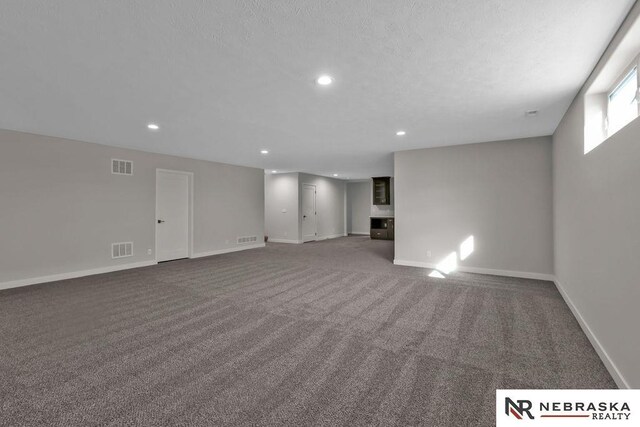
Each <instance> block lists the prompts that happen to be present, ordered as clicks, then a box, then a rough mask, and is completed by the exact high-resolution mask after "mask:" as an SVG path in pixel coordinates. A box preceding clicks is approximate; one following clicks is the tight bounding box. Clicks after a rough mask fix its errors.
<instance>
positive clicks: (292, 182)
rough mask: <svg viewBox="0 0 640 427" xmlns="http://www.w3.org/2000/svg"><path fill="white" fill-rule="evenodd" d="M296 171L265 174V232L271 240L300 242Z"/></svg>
mask: <svg viewBox="0 0 640 427" xmlns="http://www.w3.org/2000/svg"><path fill="white" fill-rule="evenodd" d="M298 197H299V189H298V173H297V172H296V173H280V174H269V175H266V176H265V234H266V235H267V236H269V241H271V242H287V243H300V238H299V229H298V227H299V221H298V216H299V210H300V209H299V201H298Z"/></svg>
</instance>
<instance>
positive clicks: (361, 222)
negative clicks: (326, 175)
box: [347, 181, 371, 234]
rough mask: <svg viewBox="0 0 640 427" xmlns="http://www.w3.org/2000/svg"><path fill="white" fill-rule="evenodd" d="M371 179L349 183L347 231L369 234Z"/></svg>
mask: <svg viewBox="0 0 640 427" xmlns="http://www.w3.org/2000/svg"><path fill="white" fill-rule="evenodd" d="M370 215H371V181H353V182H348V183H347V232H348V233H364V234H369V216H370Z"/></svg>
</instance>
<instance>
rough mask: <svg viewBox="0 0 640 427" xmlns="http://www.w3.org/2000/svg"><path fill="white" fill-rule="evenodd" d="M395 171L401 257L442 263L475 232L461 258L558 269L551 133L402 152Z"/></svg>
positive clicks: (494, 266)
mask: <svg viewBox="0 0 640 427" xmlns="http://www.w3.org/2000/svg"><path fill="white" fill-rule="evenodd" d="M394 171H395V196H396V199H395V215H396V224H395V226H396V230H395V233H396V234H395V259H396V261H397V262H409V263H413V264H437V263H438V262H440V261H441V260H442V259H444V258H445V257H446V256H447V255H448V254H450V253H451V252H453V251H456V250H457V249H458V247H459V245H460V243H462V242H463V241H464V240H465V239H466V238H467V237H468V236H470V235H473V236H474V239H475V251H474V253H473V254H472V255H471V256H470V257H469V258H467V259H466V260H465V261H462V262H461V263H460V265H461V266H464V267H470V268H480V269H490V270H500V271H510V272H518V273H534V274H551V273H553V253H552V252H553V230H552V177H551V138H550V137H541V138H529V139H521V140H512V141H501V142H487V143H480V144H471V145H460V146H454V147H442V148H429V149H423V150H411V151H402V152H397V153H395V167H394ZM427 251H431V257H428V253H427Z"/></svg>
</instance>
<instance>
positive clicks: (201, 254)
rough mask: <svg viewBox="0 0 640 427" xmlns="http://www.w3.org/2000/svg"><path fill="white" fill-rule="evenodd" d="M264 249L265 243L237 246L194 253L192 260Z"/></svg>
mask: <svg viewBox="0 0 640 427" xmlns="http://www.w3.org/2000/svg"><path fill="white" fill-rule="evenodd" d="M264 247H265V244H264V243H256V244H255V245H244V246H235V247H233V248H225V249H217V250H215V251H207V252H197V253H194V254H193V255H192V256H191V258H202V257H206V256H212V255H222V254H228V253H230V252H238V251H246V250H247V249H257V248H264Z"/></svg>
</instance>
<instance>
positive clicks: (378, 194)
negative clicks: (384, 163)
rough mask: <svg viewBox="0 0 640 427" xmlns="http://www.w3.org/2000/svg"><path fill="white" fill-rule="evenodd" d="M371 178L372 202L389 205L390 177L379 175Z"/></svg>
mask: <svg viewBox="0 0 640 427" xmlns="http://www.w3.org/2000/svg"><path fill="white" fill-rule="evenodd" d="M372 179H373V204H374V205H390V204H391V178H390V177H388V176H381V177H378V178H372Z"/></svg>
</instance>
